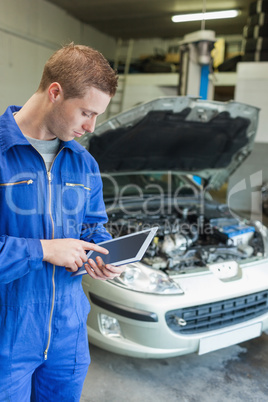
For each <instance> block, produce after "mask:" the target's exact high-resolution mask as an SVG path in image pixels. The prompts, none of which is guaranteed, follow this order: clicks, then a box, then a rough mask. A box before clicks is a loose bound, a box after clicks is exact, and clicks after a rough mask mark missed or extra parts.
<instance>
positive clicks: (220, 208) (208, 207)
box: [107, 202, 264, 273]
mask: <svg viewBox="0 0 268 402" xmlns="http://www.w3.org/2000/svg"><path fill="white" fill-rule="evenodd" d="M136 210H137V208H136V207H135V209H134V208H132V210H131V208H130V209H129V208H128V211H127V213H126V211H125V210H124V211H122V210H114V211H113V212H112V213H111V214H110V215H109V227H107V229H108V231H109V232H110V233H111V234H112V235H113V236H114V237H117V236H123V235H126V234H129V233H133V232H135V231H138V230H144V229H147V228H149V227H153V226H158V227H159V229H158V232H157V235H156V236H155V238H154V240H153V242H152V243H151V244H150V246H149V248H148V249H147V251H146V253H145V255H144V258H143V260H142V262H143V263H144V264H146V265H148V266H150V267H151V268H154V269H157V270H159V269H160V270H163V271H178V272H180V273H182V272H185V271H187V270H189V269H191V270H192V269H193V268H198V267H206V266H207V265H208V264H214V263H218V262H223V261H240V260H245V259H247V258H254V257H255V258H256V257H262V256H263V255H264V244H263V239H262V236H261V234H260V233H259V232H258V230H257V229H256V228H255V227H254V226H253V225H250V224H248V223H245V222H244V221H241V220H239V219H237V218H236V217H234V216H232V215H231V213H230V212H229V209H228V207H227V205H224V204H217V203H214V202H211V203H206V204H205V206H204V207H203V211H202V206H200V205H199V204H196V203H195V204H194V203H189V204H185V205H183V206H180V208H179V209H178V208H172V207H170V206H165V210H163V211H161V213H158V212H157V213H150V214H148V211H147V213H145V212H144V213H143V212H142V211H141V210H138V213H137V212H135V211H136Z"/></svg>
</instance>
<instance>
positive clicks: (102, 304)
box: [83, 260, 268, 358]
mask: <svg viewBox="0 0 268 402" xmlns="http://www.w3.org/2000/svg"><path fill="white" fill-rule="evenodd" d="M177 280H178V282H179V284H180V287H181V288H182V289H183V290H184V294H183V295H172V296H164V295H150V294H142V293H138V292H134V291H129V290H127V289H123V288H120V287H118V286H115V285H113V284H111V283H109V282H102V281H94V280H92V279H91V278H90V277H89V276H86V277H84V279H83V287H84V291H85V293H86V295H87V297H88V299H89V300H90V302H91V312H90V314H89V317H88V336H89V341H90V342H92V343H93V344H95V345H97V346H99V347H101V348H103V349H106V350H109V351H111V352H114V353H118V354H123V355H127V356H134V357H141V358H165V357H172V356H179V355H183V354H188V353H200V354H201V353H206V352H208V351H212V350H216V349H220V348H222V347H226V346H230V345H232V344H236V343H240V342H243V341H246V340H248V339H251V338H254V337H257V336H259V335H260V334H261V333H262V331H266V330H267V329H268V311H267V310H266V309H265V308H264V309H263V311H261V312H260V314H258V315H257V316H256V317H255V316H254V315H248V317H247V316H246V315H245V318H244V320H243V321H242V322H238V323H237V321H235V322H236V323H235V324H232V323H230V325H225V326H223V327H222V328H220V329H216V330H213V329H212V328H209V329H208V330H206V329H204V330H202V331H200V332H198V331H197V332H193V333H185V332H184V333H183V332H180V331H176V330H174V328H172V327H171V326H169V325H168V323H167V313H168V312H171V311H173V310H174V311H178V310H181V309H188V308H190V307H194V306H203V305H208V304H211V305H217V304H219V303H220V302H221V301H225V302H224V303H223V305H228V301H229V300H231V299H232V300H234V299H236V298H240V299H245V295H252V294H257V295H259V294H262V293H263V294H265V291H266V290H267V289H268V286H267V283H268V260H262V261H261V262H260V261H257V262H254V263H251V264H245V265H244V266H243V267H242V275H241V277H239V278H238V279H235V280H231V281H222V280H220V279H219V278H218V277H217V276H216V275H215V274H213V273H212V272H204V273H199V274H189V275H184V276H183V277H180V278H179V279H177ZM261 292H262V293H261ZM233 304H234V302H233ZM101 314H105V315H107V316H110V317H113V318H116V319H117V321H118V323H119V325H120V330H121V335H120V336H107V335H104V334H103V333H102V331H101V329H100V315H101ZM178 318H180V317H178ZM178 325H179V324H178ZM210 345H211V346H210Z"/></svg>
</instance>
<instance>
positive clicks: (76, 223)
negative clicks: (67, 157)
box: [62, 177, 91, 239]
mask: <svg viewBox="0 0 268 402" xmlns="http://www.w3.org/2000/svg"><path fill="white" fill-rule="evenodd" d="M90 194H91V189H90V188H89V187H87V186H86V185H85V184H83V183H80V182H79V181H78V180H77V178H76V179H72V178H68V177H63V187H62V226H63V235H64V237H67V238H69V237H71V238H76V239H79V238H80V235H81V230H82V225H83V218H84V214H85V208H86V203H88V202H89V199H90Z"/></svg>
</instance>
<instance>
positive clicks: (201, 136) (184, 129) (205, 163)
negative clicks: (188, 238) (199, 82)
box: [80, 96, 259, 189]
mask: <svg viewBox="0 0 268 402" xmlns="http://www.w3.org/2000/svg"><path fill="white" fill-rule="evenodd" d="M258 114H259V109H258V108H256V107H253V106H249V105H246V104H242V103H239V102H234V101H230V102H226V103H222V102H216V101H207V100H200V99H195V98H190V97H180V96H177V97H163V98H158V99H155V100H153V101H151V102H148V103H145V104H142V105H139V106H137V107H134V108H133V109H131V110H128V111H125V112H123V113H121V114H119V115H116V116H114V117H112V118H110V119H109V120H107V121H105V122H104V123H102V124H100V125H99V126H98V127H97V128H96V130H95V132H94V134H86V135H85V136H84V137H83V139H82V140H81V141H80V143H81V144H82V145H83V146H85V147H86V148H87V149H88V150H89V152H90V153H91V154H92V155H93V156H94V158H95V159H96V160H97V162H98V164H99V166H100V170H101V172H106V173H112V172H134V171H135V172H137V171H176V172H180V173H181V174H188V175H189V174H190V175H195V176H199V177H201V178H202V179H203V180H204V184H206V185H207V186H209V187H210V188H215V189H217V188H220V187H221V186H222V184H223V183H225V182H226V180H227V179H228V177H229V176H230V174H232V173H233V172H234V171H235V170H236V169H237V167H238V166H239V165H240V164H241V163H242V162H243V161H244V159H245V158H246V157H247V156H248V155H249V154H250V152H251V150H252V148H253V143H254V138H255V135H256V131H257V124H258Z"/></svg>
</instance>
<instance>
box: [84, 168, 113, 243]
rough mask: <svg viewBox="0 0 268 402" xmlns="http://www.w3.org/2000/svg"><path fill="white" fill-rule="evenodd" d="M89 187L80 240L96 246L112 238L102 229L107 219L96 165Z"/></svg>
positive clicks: (100, 180)
mask: <svg viewBox="0 0 268 402" xmlns="http://www.w3.org/2000/svg"><path fill="white" fill-rule="evenodd" d="M89 185H90V188H91V196H90V199H89V200H88V202H87V203H86V212H85V218H84V222H83V227H82V231H81V237H80V238H81V239H83V240H85V241H89V242H94V243H96V244H97V243H100V242H102V241H106V240H110V239H111V238H112V236H111V235H110V234H109V233H108V231H107V230H106V228H105V227H104V224H105V223H107V222H108V217H107V213H106V210H105V204H104V201H103V192H102V188H103V185H102V179H101V175H100V171H99V168H98V165H97V164H96V166H95V172H94V174H92V175H91V176H90V184H89Z"/></svg>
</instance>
